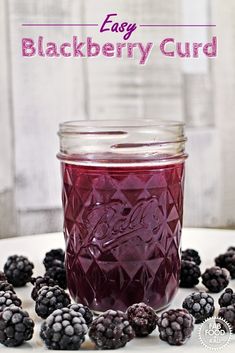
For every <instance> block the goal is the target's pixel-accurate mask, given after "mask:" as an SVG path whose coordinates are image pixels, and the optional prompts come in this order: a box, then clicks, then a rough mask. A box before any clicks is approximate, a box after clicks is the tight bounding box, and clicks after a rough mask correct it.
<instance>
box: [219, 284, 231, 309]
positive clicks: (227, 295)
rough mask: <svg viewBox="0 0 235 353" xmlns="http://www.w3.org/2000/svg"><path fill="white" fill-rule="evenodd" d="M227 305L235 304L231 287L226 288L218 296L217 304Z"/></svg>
mask: <svg viewBox="0 0 235 353" xmlns="http://www.w3.org/2000/svg"><path fill="white" fill-rule="evenodd" d="M229 305H235V293H234V292H233V290H232V289H231V288H226V289H225V291H224V292H223V293H222V294H221V296H220V297H219V306H220V307H226V306H229Z"/></svg>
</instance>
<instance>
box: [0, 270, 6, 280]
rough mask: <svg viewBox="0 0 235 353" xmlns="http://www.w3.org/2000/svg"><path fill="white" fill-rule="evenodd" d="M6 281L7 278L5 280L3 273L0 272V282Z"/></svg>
mask: <svg viewBox="0 0 235 353" xmlns="http://www.w3.org/2000/svg"><path fill="white" fill-rule="evenodd" d="M6 280H7V278H6V275H5V273H4V272H2V271H0V282H3V281H6Z"/></svg>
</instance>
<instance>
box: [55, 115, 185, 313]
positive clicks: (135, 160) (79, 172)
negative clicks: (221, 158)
mask: <svg viewBox="0 0 235 353" xmlns="http://www.w3.org/2000/svg"><path fill="white" fill-rule="evenodd" d="M59 137H60V152H59V154H58V158H59V159H60V161H61V170H62V180H63V191H62V200H63V209H64V236H65V242H66V269H67V280H68V288H69V291H70V293H71V296H72V297H73V299H74V300H75V301H76V302H80V303H83V304H85V305H88V306H89V307H90V308H91V309H93V310H94V311H97V312H103V311H105V310H107V309H110V308H113V309H119V310H126V308H127V307H128V306H130V305H131V304H133V303H138V302H145V303H146V304H148V305H150V306H152V307H153V308H154V309H156V310H160V309H162V308H164V307H166V306H167V305H168V304H169V303H170V301H171V300H172V298H173V296H174V295H175V293H176V291H177V289H178V284H179V272H180V238H181V228H182V216H183V193H184V192H183V190H184V162H185V159H186V157H187V155H186V154H185V152H184V146H185V141H186V138H185V135H184V125H183V124H182V123H179V122H161V121H159V122H158V121H153V120H144V121H138V120H135V121H133V122H132V121H131V122H128V121H125V120H120V121H113V120H111V121H98V120H97V121H71V122H65V123H63V124H61V125H60V129H59Z"/></svg>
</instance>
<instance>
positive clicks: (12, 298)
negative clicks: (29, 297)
mask: <svg viewBox="0 0 235 353" xmlns="http://www.w3.org/2000/svg"><path fill="white" fill-rule="evenodd" d="M21 304H22V302H21V300H20V299H19V298H18V297H17V295H16V294H15V293H13V292H11V291H10V290H7V291H5V292H4V291H1V292H0V312H1V311H3V310H4V309H5V308H6V307H8V306H11V305H15V306H21Z"/></svg>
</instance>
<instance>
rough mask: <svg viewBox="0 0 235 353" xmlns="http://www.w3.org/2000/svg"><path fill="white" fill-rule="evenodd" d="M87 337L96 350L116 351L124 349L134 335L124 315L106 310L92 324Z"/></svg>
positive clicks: (120, 312)
mask: <svg viewBox="0 0 235 353" xmlns="http://www.w3.org/2000/svg"><path fill="white" fill-rule="evenodd" d="M89 337H90V339H91V340H92V341H93V342H94V343H95V345H96V347H97V348H98V349H116V348H121V347H124V346H125V345H126V344H127V342H129V341H130V340H132V339H133V338H134V337H135V333H134V330H133V328H132V327H131V325H130V323H129V321H128V320H127V315H126V314H125V313H123V312H122V311H119V310H118V311H115V310H107V311H105V312H104V313H103V314H102V315H100V316H98V317H97V318H96V319H95V320H94V321H93V322H92V324H91V327H90V330H89Z"/></svg>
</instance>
